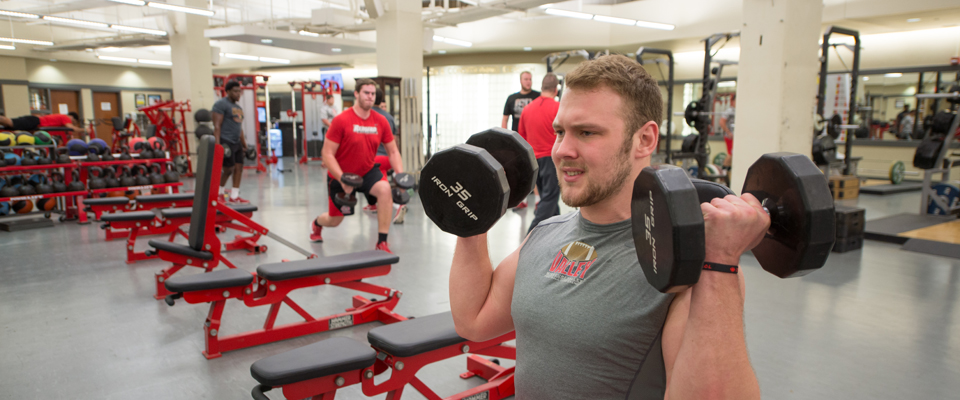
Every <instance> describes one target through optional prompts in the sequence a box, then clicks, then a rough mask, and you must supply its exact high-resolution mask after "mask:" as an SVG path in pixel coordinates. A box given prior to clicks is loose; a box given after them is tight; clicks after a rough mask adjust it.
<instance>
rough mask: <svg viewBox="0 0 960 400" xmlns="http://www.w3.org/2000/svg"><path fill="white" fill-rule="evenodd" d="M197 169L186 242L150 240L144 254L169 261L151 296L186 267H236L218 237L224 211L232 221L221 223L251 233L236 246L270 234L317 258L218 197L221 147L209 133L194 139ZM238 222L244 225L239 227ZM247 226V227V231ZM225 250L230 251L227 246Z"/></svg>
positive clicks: (159, 293) (160, 294) (161, 293)
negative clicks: (220, 219)
mask: <svg viewBox="0 0 960 400" xmlns="http://www.w3.org/2000/svg"><path fill="white" fill-rule="evenodd" d="M197 141H198V142H199V145H198V146H197V170H196V178H197V180H196V189H195V191H194V199H195V200H194V201H193V206H192V207H191V209H190V230H189V232H188V235H187V244H186V245H183V244H178V243H172V242H167V241H159V240H151V241H149V242H148V243H149V244H150V246H151V247H153V248H154V250H148V251H147V252H146V254H145V255H146V256H153V255H157V256H158V257H159V258H160V259H162V260H164V261H168V262H170V263H172V264H173V265H171V266H170V267H167V268H165V269H164V270H162V271H160V272H157V274H156V278H155V283H156V294H155V295H154V298H156V299H158V300H159V299H162V298H164V297H166V296H167V295H169V294H172V293H171V292H169V291H167V288H166V287H165V286H164V282H166V280H167V279H169V278H170V277H171V276H172V275H173V274H175V273H176V272H177V271H179V270H180V269H182V268H183V267H185V266H188V265H189V266H193V267H199V268H203V269H204V271H205V272H210V271H211V270H213V269H214V268H215V267H216V266H217V265H219V264H220V263H221V262H222V263H223V264H224V265H226V266H227V267H228V268H236V266H235V265H233V264H232V263H230V261H228V260H227V259H226V258H224V257H223V256H222V255H221V252H222V251H224V247H223V246H222V245H221V243H220V239H219V238H218V237H217V235H216V232H217V229H218V228H217V226H218V224H217V218H218V215H219V214H223V218H229V219H230V220H232V221H233V222H223V223H221V224H220V225H222V226H225V227H231V228H234V229H240V230H244V231H246V232H249V233H252V234H253V235H252V236H250V237H247V238H240V237H238V238H237V239H236V240H234V241H233V242H230V243H231V244H232V245H233V246H236V247H235V248H246V247H247V246H252V247H250V248H254V247H257V245H256V240H258V239H259V238H260V236H269V237H270V238H273V239H274V240H276V241H278V242H280V243H282V244H284V245H286V246H287V247H290V248H291V249H293V250H296V251H297V252H299V253H300V254H303V255H304V256H306V257H307V258H308V259H309V258H316V257H317V255H316V254H313V253H311V252H309V251H307V250H304V249H302V248H300V247H299V246H297V245H295V244H293V243H291V242H289V241H287V240H286V239H284V238H282V237H280V236H278V235H277V234H275V233H273V232H270V230H269V229H267V228H266V227H264V226H262V225H260V224H258V223H256V222H253V220H251V219H250V218H248V217H247V216H245V215H243V214H241V213H240V212H238V211H237V210H235V209H233V208H231V207H228V206H227V205H226V204H224V203H223V199H222V198H220V196H219V194H218V193H219V190H218V188H219V187H220V174H221V172H222V171H221V170H222V168H223V148H222V147H220V146H218V145H217V144H216V142H215V139H214V137H213V136H212V135H205V136H203V137H202V138H200V139H198V140H197ZM240 225H242V226H243V227H242V228H241V227H240ZM246 229H249V230H246ZM259 249H260V250H265V249H266V247H265V246H260V247H259ZM227 250H230V248H228V249H227Z"/></svg>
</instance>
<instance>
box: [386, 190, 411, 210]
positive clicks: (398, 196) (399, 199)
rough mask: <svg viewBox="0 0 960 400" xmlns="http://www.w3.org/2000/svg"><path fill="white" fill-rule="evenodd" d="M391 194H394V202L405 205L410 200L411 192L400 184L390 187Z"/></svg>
mask: <svg viewBox="0 0 960 400" xmlns="http://www.w3.org/2000/svg"><path fill="white" fill-rule="evenodd" d="M390 194H391V195H392V196H393V202H394V203H396V204H399V205H401V206H402V205H404V204H407V203H409V202H410V193H409V192H407V190H406V189H401V188H400V187H399V186H397V187H394V188H392V189H390Z"/></svg>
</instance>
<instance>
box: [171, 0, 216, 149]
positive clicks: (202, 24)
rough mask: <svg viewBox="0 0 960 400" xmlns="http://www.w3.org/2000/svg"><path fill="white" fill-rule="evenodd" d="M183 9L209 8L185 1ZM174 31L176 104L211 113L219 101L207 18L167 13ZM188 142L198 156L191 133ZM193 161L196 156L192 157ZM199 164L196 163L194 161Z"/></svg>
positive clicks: (190, 122)
mask: <svg viewBox="0 0 960 400" xmlns="http://www.w3.org/2000/svg"><path fill="white" fill-rule="evenodd" d="M180 3H181V4H182V5H185V6H190V7H196V8H208V7H209V3H208V2H207V1H204V0H182V1H181V2H180ZM167 17H168V18H169V19H170V25H171V26H172V28H173V29H172V31H171V32H169V35H170V61H171V62H173V66H172V67H171V69H170V73H171V75H172V78H173V100H176V101H185V100H190V109H191V110H193V112H196V111H197V110H199V109H201V108H205V109H208V110H209V109H210V108H211V107H213V103H214V102H216V101H217V97H216V95H215V94H214V92H213V65H212V62H211V54H210V40H208V39H207V38H205V37H204V36H203V31H204V30H205V29H207V27H208V25H209V24H208V22H207V17H204V16H201V15H194V14H187V13H180V12H172V11H171V12H168V13H167ZM186 119H187V121H186V124H187V130H188V131H189V132H193V129H194V121H193V114H192V112H191V113H190V114H188V115H187V117H186ZM186 136H187V141H188V142H189V144H190V151H191V153H192V154H195V153H196V149H197V141H196V135H193V134H190V133H188V134H187V135H186ZM191 158H194V156H192V155H191ZM193 162H194V163H195V162H196V159H195V158H194V159H193Z"/></svg>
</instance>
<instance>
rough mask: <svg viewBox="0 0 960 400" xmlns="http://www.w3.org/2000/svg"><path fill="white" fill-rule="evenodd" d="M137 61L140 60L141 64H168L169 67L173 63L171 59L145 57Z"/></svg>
mask: <svg viewBox="0 0 960 400" xmlns="http://www.w3.org/2000/svg"><path fill="white" fill-rule="evenodd" d="M137 62H139V63H140V64H150V65H166V66H168V67H169V66H171V65H173V63H172V62H170V61H160V60H147V59H143V58H141V59H138V60H137Z"/></svg>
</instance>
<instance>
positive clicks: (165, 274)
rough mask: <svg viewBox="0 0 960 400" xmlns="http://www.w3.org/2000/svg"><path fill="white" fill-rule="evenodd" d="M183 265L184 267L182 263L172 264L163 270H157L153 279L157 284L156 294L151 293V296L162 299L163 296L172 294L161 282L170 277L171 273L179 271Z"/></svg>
mask: <svg viewBox="0 0 960 400" xmlns="http://www.w3.org/2000/svg"><path fill="white" fill-rule="evenodd" d="M183 267H184V265H183V264H173V265H172V266H170V267H168V268H166V269H164V270H163V271H160V272H157V276H156V279H155V281H156V284H157V294H155V295H153V298H155V299H157V300H162V299H163V298H165V297H167V295H171V294H173V292H171V291H169V290H167V287H166V286H164V284H163V283H164V282H166V281H167V279H170V277H171V276H173V274H175V273H177V271H179V270H180V269H181V268H183Z"/></svg>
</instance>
